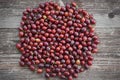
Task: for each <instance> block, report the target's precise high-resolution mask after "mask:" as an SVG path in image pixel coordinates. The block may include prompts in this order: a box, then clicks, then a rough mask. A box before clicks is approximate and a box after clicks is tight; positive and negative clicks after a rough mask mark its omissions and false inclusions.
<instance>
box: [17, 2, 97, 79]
mask: <svg viewBox="0 0 120 80" xmlns="http://www.w3.org/2000/svg"><path fill="white" fill-rule="evenodd" d="M21 20H22V21H21V23H20V27H19V37H20V41H19V42H18V43H17V44H16V47H17V49H18V50H19V51H20V52H21V53H22V54H21V57H20V62H19V64H20V66H28V67H29V69H30V70H32V71H36V72H37V73H42V72H43V69H44V68H45V72H46V73H45V77H46V78H49V77H55V76H59V77H61V78H63V79H68V80H73V78H77V77H78V73H80V72H83V71H85V70H87V69H88V68H89V66H91V65H92V61H93V56H92V53H97V52H98V48H97V45H98V44H99V40H98V37H97V36H96V33H95V28H94V27H93V25H94V24H95V23H96V21H95V19H94V18H93V16H92V15H90V14H89V13H88V12H87V11H86V10H83V9H81V8H77V4H76V3H75V2H72V3H71V4H66V6H65V7H61V6H59V5H58V4H57V3H54V2H52V1H50V2H45V3H41V4H39V6H38V7H36V8H34V9H30V8H27V9H26V10H25V11H24V12H23V16H22V19H21Z"/></svg>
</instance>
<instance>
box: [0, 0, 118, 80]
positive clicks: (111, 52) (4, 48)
mask: <svg viewBox="0 0 120 80" xmlns="http://www.w3.org/2000/svg"><path fill="white" fill-rule="evenodd" d="M45 1H48V0H0V80H45V78H44V75H43V74H41V75H38V74H36V73H34V72H31V71H30V70H28V69H27V67H20V66H19V65H18V61H19V57H20V52H18V50H17V49H16V48H15V44H16V43H17V42H18V40H19V38H18V31H17V28H18V27H19V23H20V20H21V16H22V11H24V10H25V8H26V7H31V8H33V7H35V6H36V5H38V4H39V3H40V2H45ZM54 1H55V2H58V3H60V1H62V2H63V3H64V4H65V3H67V2H68V3H69V2H71V1H75V2H77V4H78V6H79V7H82V8H84V9H86V10H87V11H89V13H92V14H93V15H94V17H95V19H96V21H97V24H96V33H97V35H98V36H99V39H100V42H101V43H100V45H99V46H98V49H99V52H98V53H97V54H95V55H94V57H95V59H94V63H93V66H92V67H91V68H90V69H89V70H88V71H85V72H83V73H81V74H79V77H78V79H75V80H120V35H119V34H120V16H119V15H116V16H115V17H114V18H112V19H111V18H109V17H108V13H109V12H111V10H112V9H115V8H120V0H54ZM51 80H59V79H58V78H54V79H51Z"/></svg>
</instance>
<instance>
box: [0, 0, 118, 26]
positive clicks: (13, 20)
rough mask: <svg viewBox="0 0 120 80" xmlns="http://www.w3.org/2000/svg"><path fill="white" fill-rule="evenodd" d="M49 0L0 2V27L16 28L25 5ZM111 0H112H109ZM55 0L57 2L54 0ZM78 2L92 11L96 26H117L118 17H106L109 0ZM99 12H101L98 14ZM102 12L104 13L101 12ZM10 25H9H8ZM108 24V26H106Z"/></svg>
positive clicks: (109, 6)
mask: <svg viewBox="0 0 120 80" xmlns="http://www.w3.org/2000/svg"><path fill="white" fill-rule="evenodd" d="M45 1H49V0H40V1H39V0H35V1H30V0H25V1H24V0H23V1H19V0H17V1H14V0H8V1H7V2H6V1H3V0H1V2H0V12H1V13H0V15H2V16H1V17H0V28H17V27H18V26H19V23H20V20H21V16H22V12H23V11H24V9H25V8H26V7H31V8H33V7H35V6H36V5H38V4H39V3H40V2H45ZM70 1H72V0H70ZM70 1H69V0H66V1H64V3H67V2H70ZM111 1H112V0H111ZM56 2H58V1H57V0H56ZM76 2H77V3H78V6H81V3H82V4H84V5H83V6H82V7H83V8H84V9H86V10H88V11H89V12H90V13H93V14H94V16H95V19H96V21H97V26H98V27H119V24H120V23H119V21H120V17H117V16H116V17H115V18H114V19H110V18H108V15H107V14H108V12H110V11H111V5H109V3H110V1H108V2H107V1H104V3H99V2H96V0H93V1H92V0H90V1H86V0H76ZM119 5H120V2H119V0H118V1H116V3H115V5H113V8H116V7H115V6H119ZM100 13H101V14H100ZM102 13H104V15H103V14H102ZM9 25H11V26H9ZM108 25H109V26H108Z"/></svg>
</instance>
